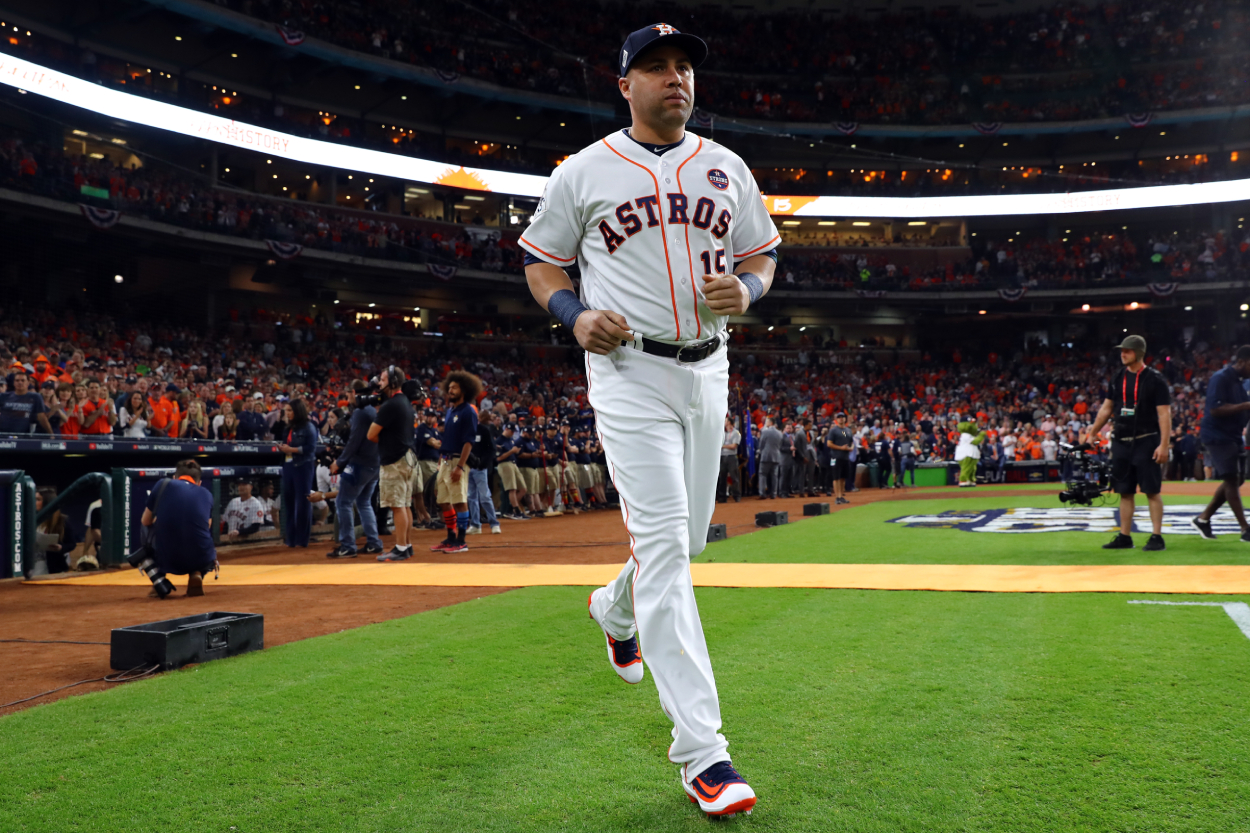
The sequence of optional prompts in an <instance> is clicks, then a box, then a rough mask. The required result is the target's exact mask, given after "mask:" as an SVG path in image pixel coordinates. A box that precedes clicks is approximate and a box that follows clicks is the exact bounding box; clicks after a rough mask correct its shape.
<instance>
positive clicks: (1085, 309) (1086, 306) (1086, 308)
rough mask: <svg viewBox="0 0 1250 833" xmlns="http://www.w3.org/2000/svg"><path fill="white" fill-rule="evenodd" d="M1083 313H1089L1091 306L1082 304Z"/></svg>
mask: <svg viewBox="0 0 1250 833" xmlns="http://www.w3.org/2000/svg"><path fill="white" fill-rule="evenodd" d="M1081 312H1089V304H1081Z"/></svg>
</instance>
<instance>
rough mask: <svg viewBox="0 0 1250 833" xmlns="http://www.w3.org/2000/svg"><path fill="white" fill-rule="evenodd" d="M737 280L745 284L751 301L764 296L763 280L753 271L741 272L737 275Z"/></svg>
mask: <svg viewBox="0 0 1250 833" xmlns="http://www.w3.org/2000/svg"><path fill="white" fill-rule="evenodd" d="M738 280H740V281H742V283H743V284H745V285H746V288H747V294H749V295H750V296H751V303H753V304H754V303H755V302H756V301H758V300H759V299H760V298H762V297H764V282H763V281H762V280H760V276H759V275H757V274H755V273H754V272H743V273H742V274H741V275H739V276H738Z"/></svg>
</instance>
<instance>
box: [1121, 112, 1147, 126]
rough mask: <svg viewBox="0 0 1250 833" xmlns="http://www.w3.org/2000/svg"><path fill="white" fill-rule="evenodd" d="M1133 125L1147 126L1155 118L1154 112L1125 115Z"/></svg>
mask: <svg viewBox="0 0 1250 833" xmlns="http://www.w3.org/2000/svg"><path fill="white" fill-rule="evenodd" d="M1124 118H1125V119H1127V120H1128V123H1129V124H1131V125H1133V127H1145V126H1146V125H1148V124H1150V120H1151V119H1153V118H1154V113H1129V114H1128V115H1126V116H1125V117H1124Z"/></svg>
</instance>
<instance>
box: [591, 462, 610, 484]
mask: <svg viewBox="0 0 1250 833" xmlns="http://www.w3.org/2000/svg"><path fill="white" fill-rule="evenodd" d="M590 476H591V479H592V482H593V483H594V484H595V485H596V486H602V485H604V484H605V483H607V482H608V467H607V466H605V465H604V464H603V463H591V464H590Z"/></svg>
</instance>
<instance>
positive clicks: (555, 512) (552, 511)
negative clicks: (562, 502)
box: [543, 508, 564, 518]
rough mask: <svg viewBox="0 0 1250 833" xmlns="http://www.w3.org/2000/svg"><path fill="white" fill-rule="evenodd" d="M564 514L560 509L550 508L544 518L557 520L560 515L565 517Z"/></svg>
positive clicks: (544, 513)
mask: <svg viewBox="0 0 1250 833" xmlns="http://www.w3.org/2000/svg"><path fill="white" fill-rule="evenodd" d="M563 514H564V513H563V512H561V511H560V510H559V509H551V508H548V509H547V511H546V512H543V517H544V518H555V517H559V516H560V515H563Z"/></svg>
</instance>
